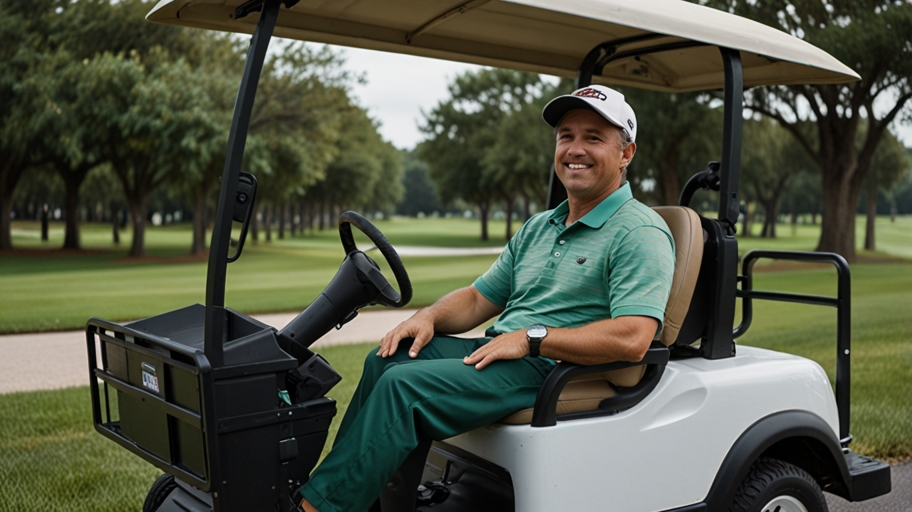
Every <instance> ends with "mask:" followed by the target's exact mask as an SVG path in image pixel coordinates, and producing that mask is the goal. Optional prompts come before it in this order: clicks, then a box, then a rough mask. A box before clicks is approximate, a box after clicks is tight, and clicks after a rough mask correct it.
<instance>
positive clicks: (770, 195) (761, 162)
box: [741, 118, 815, 237]
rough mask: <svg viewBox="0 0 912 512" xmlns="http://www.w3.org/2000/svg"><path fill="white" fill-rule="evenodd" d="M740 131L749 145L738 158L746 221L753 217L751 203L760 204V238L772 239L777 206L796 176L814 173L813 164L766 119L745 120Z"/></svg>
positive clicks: (787, 134)
mask: <svg viewBox="0 0 912 512" xmlns="http://www.w3.org/2000/svg"><path fill="white" fill-rule="evenodd" d="M743 130H744V132H743V133H744V140H745V141H748V143H747V144H744V146H743V149H742V155H741V167H742V171H741V185H742V186H741V189H742V190H743V193H742V197H743V198H744V200H745V201H747V202H748V204H749V206H748V208H749V209H748V212H747V215H746V218H747V219H748V220H750V218H751V216H752V215H753V212H752V211H751V209H750V208H751V207H752V205H750V203H751V202H757V203H759V204H760V205H761V206H762V207H763V212H764V217H765V218H764V222H763V230H762V232H761V234H760V236H764V237H766V236H769V237H775V236H776V223H777V222H778V217H779V205H780V202H781V200H782V196H783V194H784V193H785V191H786V189H787V187H788V184H789V182H790V181H791V179H792V178H793V177H794V176H795V175H799V174H805V175H807V174H809V173H811V172H813V171H814V170H815V166H814V162H813V161H811V159H810V158H809V157H808V156H807V154H806V153H805V152H804V150H803V149H802V148H801V146H800V145H799V144H798V142H797V141H796V140H795V139H794V137H792V136H791V135H789V133H788V132H787V131H786V130H785V129H784V128H782V127H781V126H779V125H778V124H777V123H775V122H774V121H772V120H770V119H768V118H761V119H760V120H753V119H749V120H745V121H744V127H743ZM749 229H750V228H749V227H748V228H747V229H746V230H745V231H749Z"/></svg>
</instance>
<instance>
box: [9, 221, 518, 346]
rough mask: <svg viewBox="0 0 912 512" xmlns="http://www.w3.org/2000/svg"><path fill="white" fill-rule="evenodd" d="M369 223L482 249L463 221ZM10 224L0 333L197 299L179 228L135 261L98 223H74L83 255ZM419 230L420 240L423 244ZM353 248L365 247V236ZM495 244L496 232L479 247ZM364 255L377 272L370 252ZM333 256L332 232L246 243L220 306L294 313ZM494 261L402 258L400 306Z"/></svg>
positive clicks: (151, 241)
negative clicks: (409, 293)
mask: <svg viewBox="0 0 912 512" xmlns="http://www.w3.org/2000/svg"><path fill="white" fill-rule="evenodd" d="M377 225H378V227H379V228H380V229H381V230H383V231H384V232H385V233H386V234H387V236H388V237H389V239H390V240H391V241H392V242H393V243H394V244H398V245H416V244H419V243H422V244H423V245H432V244H433V245H437V246H440V245H441V244H443V242H445V241H449V246H451V247H465V246H479V245H485V244H482V243H480V242H478V241H477V238H478V234H477V230H478V225H477V222H471V221H466V220H464V219H425V220H422V221H420V222H413V221H409V220H407V219H394V220H391V221H383V222H378V223H377ZM494 225H495V226H497V223H494ZM15 226H16V227H17V230H16V231H14V233H15V235H14V242H13V243H14V246H15V247H17V248H22V249H24V250H22V251H18V252H13V253H7V254H3V255H0V289H2V290H3V293H2V294H0V334H4V333H17V332H36V331H49V330H67V329H80V328H82V327H83V326H84V325H85V322H86V320H87V319H88V318H90V317H92V316H97V317H100V318H104V319H106V320H113V321H123V320H130V319H136V318H143V317H146V316H150V315H153V314H157V313H162V312H165V311H169V310H172V309H176V308H179V307H183V306H185V305H187V304H193V303H195V302H199V303H203V302H205V290H206V266H207V260H206V259H205V258H199V259H196V260H193V259H191V258H188V257H186V256H185V254H186V252H187V250H188V248H189V240H190V238H189V237H190V232H189V230H188V228H187V227H186V226H173V227H164V228H153V229H150V230H149V232H148V236H147V246H148V252H149V254H150V256H149V257H147V258H142V259H129V258H126V256H125V255H126V250H127V248H128V247H129V240H128V239H127V240H122V243H121V248H120V249H116V250H115V249H112V248H111V247H110V232H109V227H108V226H104V225H86V226H84V227H83V230H82V231H83V237H82V238H83V245H84V247H85V248H86V249H88V251H86V252H85V253H78V254H64V253H61V251H59V250H38V248H39V247H40V246H41V245H40V244H41V242H40V241H39V240H38V237H36V236H26V235H27V234H28V233H32V231H23V230H24V229H26V228H29V227H30V225H29V224H20V223H17V224H15ZM31 227H32V228H35V229H37V226H31ZM500 227H503V223H500ZM410 230H411V231H413V232H410ZM57 231H59V230H57ZM423 233H428V234H430V236H429V237H428V238H427V243H423V239H422V238H421V235H422V234H423ZM51 234H52V236H51V240H50V241H49V242H48V243H47V244H48V246H50V247H54V248H56V247H59V245H60V244H62V241H61V240H55V236H58V237H60V236H62V234H59V235H55V232H54V231H52V233H51ZM358 243H359V246H361V247H368V246H369V242H368V241H367V239H366V238H363V239H359V240H358ZM503 243H504V242H503V237H502V235H501V237H500V240H499V241H498V240H497V239H496V238H495V240H493V241H489V242H487V245H492V246H497V245H503ZM28 249H31V250H28ZM369 254H370V255H371V256H372V257H374V258H375V259H376V260H377V261H378V262H379V263H380V265H381V266H382V267H385V266H386V265H385V262H384V261H383V258H382V255H381V254H380V253H379V252H378V251H371V252H370V253H369ZM343 257H344V254H343V252H342V246H341V244H340V243H339V235H338V231H337V230H326V231H324V232H318V233H317V234H315V235H312V236H310V235H309V236H302V237H296V238H291V237H288V238H286V239H285V240H274V241H273V242H271V243H265V242H264V241H262V240H261V242H260V243H258V244H254V243H252V241H251V240H248V242H247V244H246V246H245V248H244V253H243V255H242V257H241V259H240V260H238V261H237V262H235V263H233V264H231V265H229V267H228V282H227V298H226V305H228V306H229V307H232V308H234V309H237V310H240V311H243V312H245V313H267V312H277V311H297V310H301V309H303V308H304V307H305V306H306V305H307V304H309V303H310V301H311V300H313V299H314V298H315V297H316V296H318V295H319V293H320V292H321V291H322V290H323V288H324V287H325V286H326V284H328V283H329V281H330V279H332V276H333V275H335V272H336V270H337V269H338V268H339V264H340V263H341V261H342V258H343ZM494 258H495V256H491V255H486V256H469V257H465V256H460V257H433V258H430V257H406V258H403V261H404V263H405V265H406V268H407V269H408V272H409V276H410V278H411V280H412V287H413V289H414V290H415V293H414V298H413V299H412V302H411V304H410V306H412V307H419V306H425V305H428V304H430V303H432V302H434V301H435V300H436V299H437V298H439V297H440V296H441V295H444V294H446V293H447V292H449V291H452V290H454V289H456V288H459V287H462V286H466V285H469V284H471V283H472V281H474V280H475V278H476V277H478V276H479V275H480V274H482V273H483V272H484V271H485V270H486V269H487V268H488V267H489V266H490V265H491V263H492V262H493V261H494ZM442 269H444V270H442ZM387 275H388V276H389V277H390V278H392V274H391V273H389V272H388V273H387Z"/></svg>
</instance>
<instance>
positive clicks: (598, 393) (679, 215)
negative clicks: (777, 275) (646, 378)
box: [500, 206, 703, 425]
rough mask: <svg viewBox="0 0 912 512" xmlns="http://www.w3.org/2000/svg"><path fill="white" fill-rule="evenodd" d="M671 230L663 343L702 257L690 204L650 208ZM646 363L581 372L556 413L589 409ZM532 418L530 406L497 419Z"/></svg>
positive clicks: (676, 327) (671, 337)
mask: <svg viewBox="0 0 912 512" xmlns="http://www.w3.org/2000/svg"><path fill="white" fill-rule="evenodd" d="M653 210H655V211H656V213H658V214H659V215H660V216H661V217H662V219H664V220H665V223H666V224H668V228H669V230H670V231H671V236H672V237H673V238H674V241H675V270H674V277H673V278H672V283H671V293H669V295H668V305H667V306H666V308H665V322H664V324H665V325H664V328H663V329H662V332H661V333H660V335H659V338H658V339H659V341H661V342H662V344H664V345H665V346H669V345H671V344H672V343H674V342H675V339H677V337H678V333H679V332H680V330H681V326H682V325H683V324H684V318H685V317H686V316H687V311H688V310H689V309H690V301H691V299H692V298H693V291H694V288H695V287H696V284H697V276H698V275H699V274H700V263H701V262H702V260H703V228H702V227H701V225H700V217H699V215H697V214H696V212H694V211H693V210H691V209H690V208H685V207H682V206H659V207H656V208H653ZM645 372H646V366H643V365H641V366H633V367H630V368H624V369H623V370H615V371H610V372H601V373H593V374H589V375H582V376H580V377H577V378H575V379H573V380H571V381H570V382H569V383H567V385H566V386H565V387H564V389H563V391H561V395H560V398H559V399H558V402H557V414H566V413H570V412H582V411H592V410H595V409H597V408H598V405H599V403H601V401H602V400H604V399H606V398H610V397H612V396H614V395H616V394H617V392H616V391H615V390H614V386H618V387H631V386H634V385H636V384H637V383H638V382H639V381H640V379H642V378H643V374H644V373H645ZM531 422H532V408H528V409H522V410H520V411H517V412H515V413H513V414H511V415H509V416H507V417H506V418H504V419H502V420H500V423H506V424H508V425H524V424H527V423H531Z"/></svg>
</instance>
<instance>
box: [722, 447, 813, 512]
mask: <svg viewBox="0 0 912 512" xmlns="http://www.w3.org/2000/svg"><path fill="white" fill-rule="evenodd" d="M803 511H807V512H828V508H827V503H826V500H825V499H824V498H823V492H822V491H821V490H820V487H819V486H818V485H817V482H815V481H814V478H813V477H812V476H811V475H809V474H808V473H807V471H805V470H803V469H801V468H799V467H798V466H794V465H792V464H789V463H788V462H783V461H781V460H778V459H759V460H758V461H757V462H755V463H754V465H753V466H751V469H750V472H749V473H748V474H747V476H746V477H744V481H743V482H741V486H740V487H739V488H738V493H737V494H736V495H735V501H734V502H733V503H732V505H731V508H729V512H803Z"/></svg>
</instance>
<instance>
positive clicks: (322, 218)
mask: <svg viewBox="0 0 912 512" xmlns="http://www.w3.org/2000/svg"><path fill="white" fill-rule="evenodd" d="M325 227H326V200H325V199H324V200H322V201H320V222H319V226H318V228H317V229H319V230H320V231H323V229H324V228H325Z"/></svg>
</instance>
